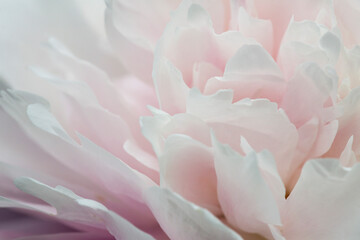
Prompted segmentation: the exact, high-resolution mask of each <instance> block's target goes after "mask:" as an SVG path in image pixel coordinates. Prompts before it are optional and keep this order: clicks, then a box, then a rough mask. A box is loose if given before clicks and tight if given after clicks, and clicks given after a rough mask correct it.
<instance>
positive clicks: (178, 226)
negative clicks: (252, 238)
mask: <svg viewBox="0 0 360 240" xmlns="http://www.w3.org/2000/svg"><path fill="white" fill-rule="evenodd" d="M146 199H147V202H148V205H149V207H150V208H151V210H152V212H153V213H154V215H155V217H156V219H157V220H158V222H159V224H160V226H161V228H162V229H163V230H164V231H165V232H166V233H167V234H168V236H169V237H170V238H171V239H174V240H203V239H204V240H205V239H206V240H210V239H224V240H228V239H229V240H230V239H234V240H235V239H236V240H241V239H242V238H241V237H240V236H239V235H238V234H236V233H235V232H234V231H233V230H231V229H230V228H228V227H227V226H225V225H224V224H223V223H222V222H221V221H220V220H219V219H217V218H216V217H214V216H213V215H212V214H211V213H210V212H209V211H207V210H206V209H203V208H200V207H198V206H196V205H195V204H192V203H191V202H188V201H186V200H185V199H183V198H182V197H180V196H179V195H177V194H175V193H173V192H171V191H169V190H167V189H161V188H159V187H153V188H150V189H149V190H148V191H147V192H146Z"/></svg>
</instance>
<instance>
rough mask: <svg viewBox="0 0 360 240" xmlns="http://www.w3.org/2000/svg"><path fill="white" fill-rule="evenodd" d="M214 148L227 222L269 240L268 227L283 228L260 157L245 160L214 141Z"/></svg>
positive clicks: (219, 189) (221, 197)
mask: <svg viewBox="0 0 360 240" xmlns="http://www.w3.org/2000/svg"><path fill="white" fill-rule="evenodd" d="M213 146H214V154H215V170H216V175H217V179H218V197H219V201H220V205H221V207H222V210H223V211H224V214H225V217H226V219H227V220H228V221H229V223H230V224H231V225H233V226H235V227H237V228H239V229H241V230H243V231H246V232H250V233H259V234H262V235H263V236H270V234H271V233H270V230H269V227H268V226H267V224H275V225H280V224H281V219H280V213H279V208H278V205H277V202H276V199H275V198H274V195H273V193H272V191H271V189H270V188H269V186H268V184H267V183H266V181H265V180H264V178H263V176H262V173H261V170H260V169H259V163H258V161H259V160H258V159H259V158H258V156H257V154H256V153H255V152H252V153H250V154H248V155H247V156H246V157H242V156H241V155H240V154H238V153H236V152H235V151H234V150H233V149H231V148H230V147H229V146H228V145H223V144H221V143H219V142H218V141H217V140H216V139H215V138H214V139H213ZM265 161H273V159H271V158H270V159H266V160H265ZM272 164H273V165H274V166H275V163H274V162H273V163H272ZM283 197H284V196H283Z"/></svg>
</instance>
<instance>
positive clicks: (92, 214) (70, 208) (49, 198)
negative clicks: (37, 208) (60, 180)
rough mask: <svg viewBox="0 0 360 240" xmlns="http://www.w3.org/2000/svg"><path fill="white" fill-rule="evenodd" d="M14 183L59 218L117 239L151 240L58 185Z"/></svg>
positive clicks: (21, 181)
mask: <svg viewBox="0 0 360 240" xmlns="http://www.w3.org/2000/svg"><path fill="white" fill-rule="evenodd" d="M15 184H16V186H17V187H18V188H19V189H21V190H22V191H24V192H26V193H28V194H31V195H33V196H35V197H37V198H40V199H42V200H44V201H45V202H47V203H49V204H50V205H52V206H54V207H55V208H56V211H57V213H56V214H57V216H58V217H59V218H61V219H65V220H69V221H74V222H77V223H80V224H84V225H89V226H93V227H98V228H106V229H107V230H108V231H109V232H110V233H111V234H112V235H113V236H114V237H115V238H116V239H123V238H128V239H136V238H141V239H153V238H152V237H151V236H150V235H148V234H146V233H144V232H142V231H141V230H139V229H138V228H136V227H135V226H133V225H132V224H131V223H130V222H128V221H127V220H125V219H124V218H122V217H120V216H119V215H117V214H116V213H114V212H112V211H110V210H108V209H107V208H106V207H105V206H104V205H102V204H100V203H98V202H96V201H93V200H89V199H84V198H81V197H80V196H78V195H76V194H74V193H73V192H71V191H70V190H68V189H66V188H63V187H61V186H57V187H56V188H52V187H49V186H47V185H45V184H42V183H40V182H38V181H36V180H34V179H30V178H20V179H17V180H16V181H15Z"/></svg>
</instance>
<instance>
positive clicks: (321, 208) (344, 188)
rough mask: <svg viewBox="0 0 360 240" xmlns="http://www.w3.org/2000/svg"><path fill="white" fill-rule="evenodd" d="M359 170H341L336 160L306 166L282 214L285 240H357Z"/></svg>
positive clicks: (310, 163)
mask: <svg viewBox="0 0 360 240" xmlns="http://www.w3.org/2000/svg"><path fill="white" fill-rule="evenodd" d="M359 167H360V165H359V164H355V165H354V166H353V167H352V168H343V167H342V166H341V165H340V162H339V161H338V160H337V159H318V160H311V161H309V162H307V163H306V164H305V166H304V168H303V170H302V173H301V176H300V179H299V181H298V182H297V184H296V186H295V188H294V190H293V191H292V192H291V194H290V196H289V197H288V198H287V201H286V207H285V208H284V209H283V210H282V218H283V224H284V225H283V227H282V230H281V231H282V233H283V235H284V237H285V238H286V239H294V240H297V239H329V240H332V239H334V240H335V239H357V238H358V236H359V234H360V232H359V227H358V224H357V223H358V222H359V216H360V209H359V206H358V202H359V199H360V195H359V193H358V191H354V189H356V188H357V185H358V182H359V176H360V174H359V171H360V168H359ZM329 226H331V227H329Z"/></svg>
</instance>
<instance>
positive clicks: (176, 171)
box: [159, 134, 221, 215]
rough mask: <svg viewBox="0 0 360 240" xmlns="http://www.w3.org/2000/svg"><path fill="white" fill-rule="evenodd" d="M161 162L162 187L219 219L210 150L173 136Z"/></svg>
mask: <svg viewBox="0 0 360 240" xmlns="http://www.w3.org/2000/svg"><path fill="white" fill-rule="evenodd" d="M159 162H160V173H161V181H160V185H161V186H162V187H167V188H170V189H171V190H173V191H175V192H176V193H178V194H180V195H181V196H182V197H184V198H185V199H187V200H188V201H191V202H193V203H195V204H196V205H198V206H200V207H203V208H206V209H208V210H209V211H211V212H212V213H213V214H215V215H220V214H221V210H220V206H219V202H218V200H217V192H216V185H217V183H216V182H217V181H216V175H215V169H214V160H213V154H212V151H211V149H210V147H207V146H206V145H204V144H202V143H200V142H198V141H196V140H194V139H192V138H190V137H188V136H186V135H180V134H176V135H170V136H169V137H168V138H167V139H166V141H165V145H164V150H163V153H162V154H161V155H160V156H159Z"/></svg>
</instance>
